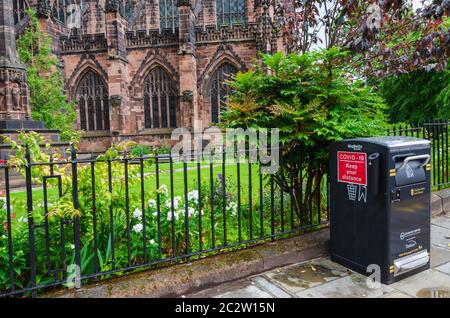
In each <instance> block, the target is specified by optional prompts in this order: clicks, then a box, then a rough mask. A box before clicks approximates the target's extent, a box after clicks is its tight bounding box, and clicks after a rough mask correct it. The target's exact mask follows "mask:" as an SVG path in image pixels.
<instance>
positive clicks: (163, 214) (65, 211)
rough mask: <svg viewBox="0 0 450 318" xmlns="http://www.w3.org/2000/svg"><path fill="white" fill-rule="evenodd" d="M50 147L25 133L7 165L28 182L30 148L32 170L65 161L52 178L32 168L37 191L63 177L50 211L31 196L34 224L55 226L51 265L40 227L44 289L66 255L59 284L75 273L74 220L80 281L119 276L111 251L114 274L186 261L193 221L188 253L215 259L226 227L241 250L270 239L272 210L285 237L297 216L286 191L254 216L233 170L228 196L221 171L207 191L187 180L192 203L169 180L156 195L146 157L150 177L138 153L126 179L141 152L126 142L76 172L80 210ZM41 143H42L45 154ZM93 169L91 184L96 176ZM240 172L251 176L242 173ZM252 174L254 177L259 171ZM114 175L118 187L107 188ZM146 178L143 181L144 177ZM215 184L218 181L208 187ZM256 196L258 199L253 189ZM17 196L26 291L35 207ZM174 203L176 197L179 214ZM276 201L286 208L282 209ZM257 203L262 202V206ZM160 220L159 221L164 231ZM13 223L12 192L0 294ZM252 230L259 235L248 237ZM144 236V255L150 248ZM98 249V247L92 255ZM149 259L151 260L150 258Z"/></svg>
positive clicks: (19, 264)
mask: <svg viewBox="0 0 450 318" xmlns="http://www.w3.org/2000/svg"><path fill="white" fill-rule="evenodd" d="M11 142H12V141H11ZM46 144H47V141H46V140H45V139H44V138H43V137H42V136H39V135H38V134H37V133H35V132H31V133H25V132H22V133H21V134H20V135H19V142H16V143H14V142H13V147H14V149H15V150H16V153H15V155H14V156H11V157H10V158H8V161H7V163H8V165H9V167H10V169H11V171H14V172H20V173H22V174H24V173H25V166H26V161H24V160H23V157H24V154H25V145H26V146H28V147H29V149H30V157H31V160H32V162H35V163H39V162H49V160H50V158H52V160H53V162H57V163H58V164H55V165H53V171H51V170H50V167H49V166H48V165H33V167H32V177H33V181H34V184H35V185H36V186H38V187H39V186H42V182H43V176H49V175H50V174H52V173H53V174H55V175H58V176H60V177H61V188H59V185H58V183H57V180H56V179H47V181H46V182H47V189H48V193H47V198H48V200H47V202H48V204H47V205H46V206H45V205H44V202H45V201H44V200H43V195H42V193H39V191H40V189H38V188H37V187H36V188H33V211H32V215H33V218H34V222H35V224H44V223H45V222H46V221H48V224H49V232H48V234H49V255H50V257H49V260H48V259H47V251H46V249H47V246H46V232H45V228H44V227H38V228H35V232H34V233H35V252H36V253H35V254H36V258H37V260H36V264H37V282H38V283H42V284H45V283H50V282H53V280H54V278H55V277H54V275H53V274H51V273H49V272H48V269H49V268H48V264H49V262H50V265H51V268H53V269H54V268H62V266H63V264H62V260H61V257H62V256H63V255H65V264H66V265H67V268H68V270H67V272H66V271H64V272H61V273H58V274H57V275H58V279H60V280H65V279H67V277H68V274H70V270H69V268H72V265H73V264H74V262H75V246H74V241H73V237H74V233H73V224H72V223H71V220H72V219H73V218H74V217H75V216H78V217H79V224H80V243H81V247H80V254H81V255H80V256H81V272H82V274H83V275H90V274H94V273H96V272H97V271H103V272H105V271H109V270H111V269H112V268H113V247H114V257H115V263H114V264H115V267H116V268H117V269H120V268H125V267H128V266H129V265H137V264H144V263H145V262H146V261H147V262H149V263H151V262H155V261H158V260H160V259H165V258H170V257H172V256H180V255H183V254H185V253H186V225H187V224H186V220H187V221H188V223H189V224H188V227H189V252H190V253H198V252H200V242H201V243H202V246H201V247H202V249H203V250H204V251H212V250H213V249H214V248H218V247H219V248H220V247H221V246H224V245H225V226H226V228H227V229H226V236H227V242H226V243H227V244H229V245H233V244H236V246H238V245H239V244H238V243H240V242H241V241H240V239H242V241H247V240H250V238H251V237H253V238H256V237H259V236H260V235H261V233H262V234H264V235H268V234H269V233H271V223H270V221H271V220H272V216H271V206H272V204H274V208H275V212H274V214H275V215H274V217H273V220H274V226H275V228H274V229H275V230H276V231H277V232H278V233H279V231H280V228H282V227H283V225H282V222H281V218H283V220H284V226H285V228H284V229H285V230H288V224H291V219H290V217H291V216H290V215H288V213H287V211H289V210H290V202H291V201H290V196H289V194H288V193H284V194H281V191H280V189H279V188H275V191H276V193H275V201H276V202H273V200H272V197H271V195H270V191H264V192H263V198H262V200H261V202H260V200H256V199H255V200H254V201H253V204H252V205H251V208H250V206H249V203H248V201H247V202H243V198H244V197H245V196H246V195H248V192H246V190H245V189H238V187H237V184H236V175H235V174H234V175H233V172H232V171H231V169H229V170H228V168H227V171H228V172H227V173H228V174H229V175H228V176H227V177H225V189H224V188H223V183H222V178H223V176H222V174H221V173H217V172H216V173H214V174H212V175H211V176H210V175H209V169H208V170H207V172H208V174H207V175H205V176H206V178H204V179H203V180H202V182H201V183H200V184H201V189H199V188H198V180H196V179H195V177H196V176H197V171H196V170H193V171H192V173H191V174H190V175H191V176H192V177H193V178H192V180H190V181H192V182H189V184H188V192H187V196H185V195H184V191H183V190H182V191H181V193H182V194H176V191H177V189H176V188H183V185H184V184H183V183H181V184H177V183H175V184H174V188H175V189H174V192H172V193H171V187H170V184H168V183H167V182H166V183H163V182H161V184H160V185H159V187H158V188H157V187H156V184H155V182H154V181H155V170H153V168H154V166H153V163H154V162H153V160H152V159H146V160H145V161H144V167H143V168H144V175H143V176H142V174H141V165H140V160H135V159H134V158H133V155H131V156H128V157H127V176H128V177H127V180H125V178H126V177H125V175H126V174H125V162H124V160H123V159H124V154H125V153H127V152H128V151H130V150H131V151H132V149H133V147H136V144H135V143H133V142H130V141H124V142H122V143H119V144H118V145H115V146H114V147H112V148H110V149H108V150H107V151H106V153H105V154H104V155H102V156H99V157H98V158H97V160H96V161H95V162H94V164H89V163H79V164H78V165H77V172H78V174H77V181H78V182H77V189H78V203H79V204H78V209H75V208H74V202H73V192H72V191H73V189H72V186H73V183H72V182H73V174H72V162H71V158H70V156H69V154H67V153H66V154H64V153H62V152H59V151H57V149H54V148H52V154H51V155H50V154H49V151H48V150H49V149H48V147H49V146H48V145H47V146H45V145H46ZM40 145H44V147H42V146H40ZM17 166H18V167H17ZM93 170H94V178H93V176H92V172H93ZM176 170H177V169H174V174H175V173H177V171H176ZM159 171H160V174H159V176H160V177H161V179H160V180H163V175H164V174H166V176H167V174H169V171H164V170H163V169H160V170H159ZM220 171H221V170H220ZM242 171H244V168H243V167H242ZM188 172H189V171H188ZM254 173H255V174H256V169H255V172H254ZM110 176H111V188H110V184H109V179H110ZM142 177H143V179H141V178H142ZM209 178H211V181H210V179H209ZM166 180H168V179H166ZM206 180H208V181H206ZM126 181H128V188H127V187H126V186H125V184H126ZM142 181H144V186H145V187H144V189H143V190H144V192H141V185H142V184H141V182H142ZM241 182H242V180H241ZM211 183H212V184H211ZM241 187H242V183H241ZM254 189H256V187H255V188H254ZM94 191H95V195H94ZM127 191H128V195H127ZM238 191H240V192H238ZM253 191H254V192H256V190H253ZM178 193H180V192H178ZM238 193H240V195H241V197H240V200H241V201H240V202H241V204H240V205H238V202H239V201H238V200H239V199H238V198H239V196H238ZM16 194H17V193H14V194H13V195H12V196H11V222H12V226H11V230H12V237H13V240H12V243H13V257H14V270H15V272H16V276H15V286H16V287H20V288H22V287H26V286H29V282H30V265H29V251H30V250H29V241H28V219H27V211H28V208H27V199H26V197H25V196H16ZM171 195H174V199H173V210H172V200H171ZM281 196H283V199H281V198H280V197H281ZM224 197H225V202H224V200H223V199H224ZM94 198H95V199H94ZM158 198H159V203H160V204H159V205H158ZM279 202H283V205H282V207H281V206H280V203H279ZM224 204H225V205H224ZM260 204H263V207H261V206H260ZM283 208H284V211H285V214H284V216H281V213H280V212H279V211H280V209H281V210H282V209H283ZM158 211H159V215H158ZM172 211H173V212H172ZM239 213H240V214H241V220H240V221H241V222H240V223H239V221H238V217H237V216H238V214H239ZM94 215H95V218H94ZM261 215H263V220H261V219H260V218H261ZM111 216H112V217H111ZM46 217H47V220H46ZM144 218H145V221H144ZM94 220H95V229H96V231H95V233H96V236H95V239H94ZM158 220H160V226H159V227H158ZM62 221H63V222H65V225H64V231H65V233H64V235H65V243H64V246H61V244H62V243H61V222H62ZM295 222H296V225H298V221H297V220H295ZM292 223H294V220H292ZM144 224H145V231H144ZM200 224H201V225H200ZM7 225H8V222H7V212H6V193H5V192H2V191H0V291H2V292H3V291H5V290H6V289H8V288H10V283H11V282H10V279H9V271H8V268H9V257H8V243H9V239H8V231H7V230H8V226H7ZM200 229H201V236H200ZM213 229H214V235H213ZM250 229H251V231H252V232H250ZM111 231H112V232H113V233H114V240H112V237H111ZM128 232H129V236H130V263H129V259H128ZM144 232H145V247H146V250H145V248H144ZM158 234H159V235H160V236H159V235H158ZM158 238H160V239H161V248H159V245H158ZM200 238H201V240H200ZM173 242H175V245H173ZM213 242H214V243H213ZM95 244H96V247H97V249H95V247H94V246H95ZM241 246H245V245H241ZM62 251H63V252H64V254H63V252H62ZM145 251H146V254H147V259H145ZM210 254H214V252H204V254H203V255H204V256H207V255H210ZM96 269H97V270H96ZM118 275H120V273H119V274H118ZM106 277H107V275H104V276H102V278H106Z"/></svg>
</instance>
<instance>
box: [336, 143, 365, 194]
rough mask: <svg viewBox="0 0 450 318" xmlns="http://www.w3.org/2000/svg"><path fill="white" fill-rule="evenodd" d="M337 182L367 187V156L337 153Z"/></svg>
mask: <svg viewBox="0 0 450 318" xmlns="http://www.w3.org/2000/svg"><path fill="white" fill-rule="evenodd" d="M337 161H338V162H337V174H338V182H344V183H350V184H356V185H361V186H367V154H366V153H364V152H349V151H338V153H337Z"/></svg>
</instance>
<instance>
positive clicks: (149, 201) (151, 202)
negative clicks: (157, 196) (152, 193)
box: [148, 199, 156, 209]
mask: <svg viewBox="0 0 450 318" xmlns="http://www.w3.org/2000/svg"><path fill="white" fill-rule="evenodd" d="M148 207H149V208H150V209H154V208H156V200H153V199H150V200H148Z"/></svg>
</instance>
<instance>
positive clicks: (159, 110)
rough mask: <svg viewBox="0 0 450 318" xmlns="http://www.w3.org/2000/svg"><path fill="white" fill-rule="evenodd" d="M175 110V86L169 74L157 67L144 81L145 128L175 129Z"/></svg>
mask: <svg viewBox="0 0 450 318" xmlns="http://www.w3.org/2000/svg"><path fill="white" fill-rule="evenodd" d="M176 109H177V91H176V85H175V83H174V81H173V80H172V79H171V78H170V76H169V74H168V73H167V72H166V71H165V70H164V69H163V68H162V67H160V66H157V67H155V68H154V69H152V70H151V71H150V73H149V74H148V75H147V77H146V78H145V81H144V121H145V128H167V127H171V128H175V127H176V125H177V121H176Z"/></svg>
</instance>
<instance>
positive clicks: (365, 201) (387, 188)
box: [330, 136, 431, 284]
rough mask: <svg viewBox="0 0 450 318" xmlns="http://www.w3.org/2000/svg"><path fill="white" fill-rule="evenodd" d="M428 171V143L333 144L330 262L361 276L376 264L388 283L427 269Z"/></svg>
mask: <svg viewBox="0 0 450 318" xmlns="http://www.w3.org/2000/svg"><path fill="white" fill-rule="evenodd" d="M430 170H431V165H430V142H429V141H428V140H424V139H418V138H412V137H401V136H392V137H376V138H361V139H351V140H343V141H339V142H335V143H333V144H332V145H331V146H330V181H331V187H330V196H331V197H330V209H331V210H330V223H331V224H330V231H331V259H332V260H333V261H335V262H337V263H340V264H343V265H344V266H347V267H349V268H351V269H353V270H355V271H357V272H360V273H363V274H370V273H371V272H368V266H369V265H371V264H375V265H378V266H379V268H380V274H381V282H382V283H385V284H390V283H393V282H395V281H397V280H400V279H402V278H405V277H408V276H410V275H413V274H415V273H417V272H420V271H422V270H425V269H427V268H429V266H430V262H429V256H430ZM371 268H372V267H371Z"/></svg>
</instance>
